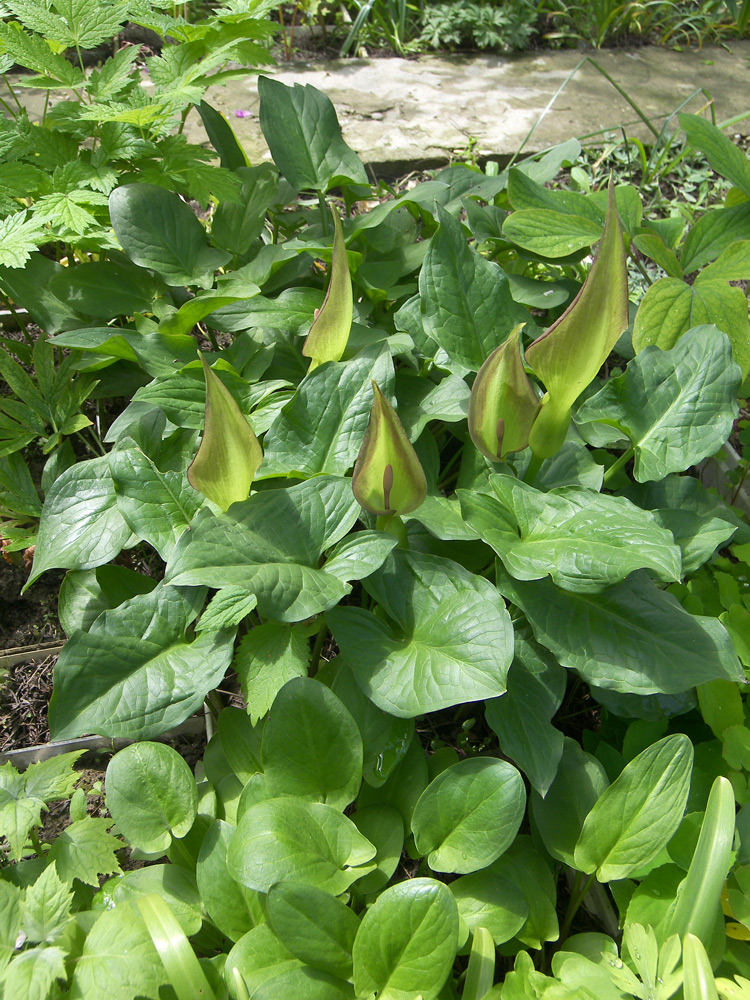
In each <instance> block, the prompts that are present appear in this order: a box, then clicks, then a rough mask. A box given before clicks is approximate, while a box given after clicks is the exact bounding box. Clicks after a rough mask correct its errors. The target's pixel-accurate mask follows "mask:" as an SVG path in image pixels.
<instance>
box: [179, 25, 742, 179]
mask: <svg viewBox="0 0 750 1000" xmlns="http://www.w3.org/2000/svg"><path fill="white" fill-rule="evenodd" d="M587 54H588V56H589V57H590V59H593V60H594V61H595V62H596V63H597V64H598V65H599V66H600V67H601V68H602V69H603V70H604V71H605V72H606V73H608V74H609V76H610V77H612V79H613V80H614V81H615V82H616V83H617V84H618V85H619V86H620V87H622V89H623V90H624V91H626V92H627V94H628V95H629V96H630V98H631V99H632V100H633V101H635V103H636V104H637V105H638V106H639V107H640V108H641V110H642V111H643V112H644V114H645V115H646V116H648V117H649V118H650V119H651V120H652V121H653V122H654V124H656V126H657V128H660V127H661V125H662V123H663V122H664V120H665V117H666V116H668V115H670V114H671V113H672V112H674V111H675V110H676V109H678V108H679V107H680V105H682V104H683V103H684V102H687V104H686V105H685V108H684V110H687V111H695V112H697V111H700V110H701V109H702V108H704V107H705V106H706V104H707V103H708V102H709V101H710V100H713V102H714V106H715V114H716V120H717V121H718V122H722V121H726V120H727V119H730V118H733V117H734V116H736V115H741V114H743V113H745V112H748V111H750V42H733V43H731V45H730V48H729V50H727V49H723V48H714V47H711V48H704V49H702V50H700V51H691V52H673V51H671V50H670V49H665V48H656V47H650V46H649V47H644V48H638V49H632V50H629V51H625V50H621V51H611V50H610V51H600V52H594V51H592V52H590V53H582V52H573V51H564V52H544V53H526V54H523V55H516V56H488V55H486V56H475V57H471V56H440V57H438V56H420V57H418V58H416V59H413V60H411V59H410V60H407V59H357V60H336V61H332V62H325V63H309V64H308V63H293V64H286V65H280V66H279V68H278V69H277V71H276V72H275V74H274V75H275V76H276V77H277V78H278V79H280V80H283V81H284V83H287V84H292V83H301V84H307V83H310V84H312V85H313V86H315V87H317V88H318V89H319V90H322V91H323V92H324V93H326V94H327V95H328V96H329V97H330V98H331V100H332V101H333V103H334V105H335V106H336V110H337V112H338V115H339V120H340V122H341V125H342V129H343V133H344V138H345V139H346V141H347V142H348V143H349V145H350V146H352V148H353V149H355V150H356V151H357V152H358V153H359V155H360V156H361V157H362V159H363V160H364V161H365V162H366V163H367V164H368V165H370V166H371V167H372V169H373V170H374V172H375V173H376V174H378V175H385V176H391V177H392V176H397V175H398V174H402V173H405V172H407V171H408V170H410V169H415V168H417V167H429V166H437V165H440V164H444V163H446V162H447V161H448V160H449V159H450V158H451V157H454V156H455V155H456V154H457V153H460V151H461V150H465V149H466V148H467V146H468V144H469V141H470V139H471V138H474V139H476V140H477V145H476V149H475V152H476V153H477V154H478V155H480V156H489V157H492V158H499V159H500V160H502V159H503V158H507V157H508V156H511V155H512V154H513V153H514V152H515V151H516V150H517V149H518V147H519V145H520V144H521V143H522V142H523V140H524V139H525V138H526V136H527V134H528V132H529V130H530V129H531V128H532V127H533V126H534V124H535V123H536V122H537V121H538V120H539V118H540V116H541V115H542V114H543V113H544V111H545V108H546V107H547V105H548V104H549V102H550V101H551V100H552V99H553V97H554V95H555V93H556V91H557V90H558V88H559V87H561V86H562V85H563V84H565V86H564V88H563V90H562V92H561V93H560V94H559V95H558V96H557V98H556V99H555V101H554V104H553V106H552V108H551V110H550V111H548V112H547V114H546V115H544V118H543V120H542V121H541V123H540V124H539V125H538V127H537V128H536V130H535V131H534V134H533V136H532V138H531V140H530V141H529V143H528V145H527V147H526V148H527V149H528V150H529V151H533V150H539V149H543V148H546V147H547V146H549V145H552V144H554V143H556V142H562V141H564V140H565V139H569V138H571V137H573V136H576V137H579V138H580V137H582V136H586V135H589V134H591V133H594V132H601V131H603V130H614V129H616V128H617V127H618V126H620V125H623V124H626V125H627V131H628V133H629V134H634V135H637V136H639V137H640V138H643V139H646V138H649V132H648V130H647V129H646V128H645V127H644V126H643V125H642V124H641V123H639V122H638V116H637V115H636V113H635V112H634V111H633V108H632V107H630V106H629V105H628V103H627V102H626V101H625V99H624V98H623V97H622V96H621V95H620V94H619V93H618V92H617V90H616V88H615V87H614V86H613V85H612V84H611V83H610V82H609V81H608V80H607V79H606V78H605V77H604V76H603V75H602V74H601V73H600V72H599V71H598V70H597V69H596V68H595V67H594V66H593V65H592V64H591V62H589V61H584V63H583V65H580V66H579V64H580V63H581V60H585V57H586V55H587ZM577 66H578V67H579V68H578V69H577V70H576V67H577ZM571 73H573V76H572V78H571V79H569V80H568V82H567V83H566V82H565V81H566V80H567V79H568V77H569V76H570V74H571ZM207 99H208V100H209V102H210V103H213V104H214V106H216V107H217V108H219V109H220V110H221V111H223V112H224V114H226V116H227V117H228V118H229V119H230V120H231V123H232V126H233V127H234V129H235V130H236V133H237V135H238V137H239V138H240V140H241V142H242V143H243V145H244V147H245V149H246V151H247V153H248V156H249V157H250V159H251V161H252V162H257V161H258V160H260V159H263V158H265V157H267V156H268V151H267V148H266V146H265V142H264V140H263V135H262V133H261V131H260V126H259V124H258V115H257V111H258V96H257V87H256V82H255V79H254V78H252V77H251V78H248V79H246V80H242V81H233V82H231V83H230V84H229V85H227V86H226V87H217V88H214V89H212V90H211V91H209V94H208V97H207ZM237 111H240V112H250V113H251V116H249V117H237V116H236V112H237ZM189 122H190V131H189V135H190V138H191V139H192V140H193V141H196V142H203V141H204V136H203V135H202V134H201V126H200V122H199V121H198V118H197V115H196V116H193V115H191V116H190V119H189ZM734 131H735V132H737V133H742V134H750V118H749V119H746V120H744V121H742V122H740V123H739V124H738V125H737V126H736V127H735V129H734Z"/></svg>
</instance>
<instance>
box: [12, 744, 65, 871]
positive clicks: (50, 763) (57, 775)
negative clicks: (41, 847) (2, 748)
mask: <svg viewBox="0 0 750 1000" xmlns="http://www.w3.org/2000/svg"><path fill="white" fill-rule="evenodd" d="M81 752H82V751H80V750H78V751H74V752H73V753H69V754H60V755H59V756H57V757H52V758H49V759H48V760H45V761H39V762H38V763H35V764H32V765H30V766H29V767H28V768H27V769H26V771H25V772H24V773H23V774H19V773H18V771H16V770H15V768H14V767H13V765H12V764H3V765H1V766H0V836H4V837H7V839H8V843H9V844H10V849H11V851H10V853H11V858H12V859H14V860H17V859H18V858H20V857H21V856H22V854H23V847H24V844H25V842H26V838H27V837H28V835H29V831H30V830H31V828H32V827H33V826H40V825H41V811H42V809H43V808H44V807H45V806H46V805H47V803H49V802H54V801H56V800H57V799H64V798H67V797H68V796H69V795H70V793H71V792H72V791H73V787H74V785H75V782H76V781H77V778H78V775H77V774H76V773H75V772H74V770H73V766H74V764H75V762H76V760H78V758H79V757H80V756H81Z"/></svg>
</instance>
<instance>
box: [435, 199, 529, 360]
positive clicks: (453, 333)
mask: <svg viewBox="0 0 750 1000" xmlns="http://www.w3.org/2000/svg"><path fill="white" fill-rule="evenodd" d="M438 220H439V222H440V229H439V230H438V231H437V233H436V234H435V235H434V236H433V237H432V240H431V241H430V249H429V250H428V251H427V256H426V257H425V260H424V264H423V265H422V270H421V272H420V275H419V292H420V296H421V310H422V323H423V326H424V330H425V333H427V334H428V335H429V336H430V337H431V338H432V339H433V340H434V341H435V343H436V344H438V345H439V346H440V347H442V349H443V350H444V351H445V353H446V354H447V355H448V358H449V359H450V363H451V364H450V365H449V367H451V370H452V371H453V373H454V374H455V375H459V376H463V375H465V374H466V373H467V372H477V371H479V369H480V368H481V367H482V365H483V364H484V362H485V360H486V359H487V357H488V356H489V355H490V354H491V353H492V351H494V350H495V348H496V347H499V346H500V344H502V343H503V341H504V340H506V338H507V337H508V335H509V334H510V332H511V330H512V329H513V328H514V327H515V326H517V325H518V324H519V323H528V322H529V313H528V312H527V311H526V309H524V308H523V306H520V305H518V304H517V303H516V302H515V301H514V300H513V297H512V296H511V293H510V286H509V284H508V279H507V278H506V276H505V274H504V273H503V271H502V270H501V269H500V267H498V265H497V264H494V263H493V262H492V261H489V260H485V259H484V257H481V256H480V255H479V254H478V253H477V252H476V250H473V249H471V248H470V247H469V246H468V244H467V242H466V236H465V234H464V230H463V227H462V225H461V223H460V222H458V221H457V220H456V219H454V218H453V217H452V216H451V215H449V214H448V213H447V212H446V211H444V210H443V209H442V208H438Z"/></svg>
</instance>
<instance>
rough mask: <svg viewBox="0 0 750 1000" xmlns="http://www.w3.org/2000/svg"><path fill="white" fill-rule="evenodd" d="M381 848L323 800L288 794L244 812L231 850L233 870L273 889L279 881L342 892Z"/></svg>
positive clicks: (255, 885) (251, 883) (245, 881)
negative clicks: (309, 799) (377, 848)
mask: <svg viewBox="0 0 750 1000" xmlns="http://www.w3.org/2000/svg"><path fill="white" fill-rule="evenodd" d="M374 856H375V848H374V847H373V845H372V844H371V843H370V842H369V840H367V839H366V838H365V837H363V836H362V834H361V833H360V832H359V831H358V830H357V828H356V827H355V826H354V824H353V823H352V821H351V820H350V819H347V818H346V816H342V814H341V813H340V812H339V811H338V810H337V809H334V808H333V807H332V806H328V805H325V804H323V803H322V802H305V801H304V800H303V799H298V798H292V797H286V798H281V799H267V800H266V801H264V802H258V803H256V804H255V805H253V806H250V808H249V809H248V810H247V811H246V812H244V813H243V815H242V817H241V819H240V820H239V823H238V825H237V832H236V833H235V835H234V837H233V838H232V842H231V844H230V845H229V851H228V853H227V867H228V869H229V872H230V874H231V875H232V877H233V878H235V879H236V880H237V881H238V882H240V883H241V884H242V885H245V886H248V887H249V888H250V889H257V891H258V892H268V890H269V889H270V887H271V886H272V885H273V884H274V883H275V882H283V881H290V882H296V883H301V884H304V885H315V886H318V888H320V889H324V890H325V891H326V892H330V893H333V895H340V894H341V893H342V892H344V891H345V890H346V889H347V888H348V887H349V886H350V885H351V884H352V882H356V880H357V879H358V878H359V876H360V875H361V874H366V871H367V870H369V869H364V870H359V871H358V870H357V869H358V866H362V865H366V863H367V862H369V861H370V860H371V859H372V858H373V857H374Z"/></svg>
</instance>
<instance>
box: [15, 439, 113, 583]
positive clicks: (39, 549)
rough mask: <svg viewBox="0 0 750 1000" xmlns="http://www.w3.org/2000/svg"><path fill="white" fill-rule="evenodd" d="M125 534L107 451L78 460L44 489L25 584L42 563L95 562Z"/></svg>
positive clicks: (77, 565)
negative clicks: (37, 528) (84, 460)
mask: <svg viewBox="0 0 750 1000" xmlns="http://www.w3.org/2000/svg"><path fill="white" fill-rule="evenodd" d="M129 538H130V528H129V527H128V526H127V524H126V523H125V521H124V519H123V517H122V514H121V513H120V511H119V509H118V507H117V495H116V493H115V488H114V483H113V482H112V477H111V476H110V472H109V460H108V458H107V456H106V455H102V456H101V457H100V458H91V459H89V460H88V461H86V462H78V463H77V464H76V465H74V466H72V467H71V468H70V469H66V470H65V472H63V473H62V475H61V476H59V477H58V478H57V479H56V480H55V482H54V483H53V484H52V486H51V487H50V490H49V492H48V493H47V497H46V499H45V502H44V508H43V510H42V517H41V520H40V522H39V534H38V536H37V542H36V550H35V552H34V565H33V566H32V568H31V573H30V575H29V579H28V583H27V584H26V586H27V587H29V586H30V585H31V584H32V583H33V582H34V580H36V579H37V577H38V576H40V575H41V574H42V573H44V571H45V570H48V569H93V568H94V567H95V566H101V565H102V564H103V563H107V562H109V561H110V559H114V557H115V556H116V555H117V554H118V553H119V552H120V550H121V549H122V548H123V547H124V545H125V543H126V542H127V541H128V539H129Z"/></svg>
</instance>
